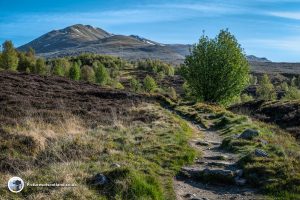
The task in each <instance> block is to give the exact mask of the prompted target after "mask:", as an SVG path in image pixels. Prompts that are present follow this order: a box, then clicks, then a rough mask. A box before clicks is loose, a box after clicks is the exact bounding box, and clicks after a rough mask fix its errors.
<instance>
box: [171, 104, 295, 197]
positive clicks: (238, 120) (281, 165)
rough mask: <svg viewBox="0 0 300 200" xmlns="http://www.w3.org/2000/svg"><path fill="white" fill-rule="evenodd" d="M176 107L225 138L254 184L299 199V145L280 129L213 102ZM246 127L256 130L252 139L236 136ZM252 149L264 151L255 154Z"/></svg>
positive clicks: (272, 193) (267, 191) (265, 190)
mask: <svg viewBox="0 0 300 200" xmlns="http://www.w3.org/2000/svg"><path fill="white" fill-rule="evenodd" d="M176 110H177V111H178V112H180V113H182V114H184V115H185V116H188V117H190V118H192V119H193V120H195V121H197V122H199V123H202V124H203V125H204V126H206V127H207V128H210V129H213V130H215V131H217V132H218V133H219V134H220V135H222V136H223V137H224V139H223V142H222V148H224V149H227V150H229V151H232V152H234V153H237V154H239V156H240V161H239V165H240V166H241V167H242V168H243V169H244V174H245V175H244V176H245V178H246V179H247V181H248V182H249V183H252V184H253V186H256V187H259V188H261V189H262V190H263V191H264V192H266V193H267V194H269V195H270V196H271V198H276V199H298V198H300V145H299V143H297V141H296V140H295V138H293V137H292V136H291V135H290V134H288V133H286V132H285V131H283V130H282V129H280V128H278V127H276V126H274V125H270V124H265V123H263V122H260V121H253V120H251V119H250V118H248V117H246V116H243V115H236V114H233V113H231V112H229V111H226V110H225V109H223V108H220V107H218V106H215V105H207V104H202V103H200V104H195V105H184V104H182V105H179V106H177V107H176ZM246 129H255V130H258V131H259V136H258V137H255V138H253V139H252V140H245V139H240V138H238V136H239V134H241V133H242V132H243V131H244V130H246ZM255 149H261V150H263V151H265V152H267V154H268V157H257V156H255V154H254V151H255Z"/></svg>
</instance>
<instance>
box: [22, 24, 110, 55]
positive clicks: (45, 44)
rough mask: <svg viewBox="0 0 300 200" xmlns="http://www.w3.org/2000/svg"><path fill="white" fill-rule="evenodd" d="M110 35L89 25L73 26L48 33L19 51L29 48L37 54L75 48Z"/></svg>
mask: <svg viewBox="0 0 300 200" xmlns="http://www.w3.org/2000/svg"><path fill="white" fill-rule="evenodd" d="M111 36H112V34H110V33H108V32H106V31H104V30H103V29H100V28H94V27H92V26H90V25H83V24H74V25H72V26H68V27H66V28H64V29H60V30H53V31H50V32H48V33H46V34H44V35H42V36H41V37H39V38H37V39H35V40H33V41H31V42H29V43H28V44H26V45H23V46H21V47H19V49H20V50H27V49H28V48H29V47H32V48H34V49H36V50H37V51H38V52H41V53H43V52H49V51H56V50H61V49H64V48H70V47H76V46H78V45H80V44H83V43H87V42H96V41H99V40H101V39H104V38H108V37H111Z"/></svg>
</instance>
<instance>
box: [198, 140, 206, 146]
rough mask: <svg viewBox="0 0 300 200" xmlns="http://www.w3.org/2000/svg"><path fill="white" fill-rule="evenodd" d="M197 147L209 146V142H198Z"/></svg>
mask: <svg viewBox="0 0 300 200" xmlns="http://www.w3.org/2000/svg"><path fill="white" fill-rule="evenodd" d="M196 145H199V146H209V143H208V142H204V141H198V142H196Z"/></svg>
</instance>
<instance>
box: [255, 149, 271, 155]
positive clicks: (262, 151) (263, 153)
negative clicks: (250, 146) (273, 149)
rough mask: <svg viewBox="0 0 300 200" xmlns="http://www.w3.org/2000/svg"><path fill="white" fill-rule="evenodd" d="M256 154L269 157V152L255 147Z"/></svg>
mask: <svg viewBox="0 0 300 200" xmlns="http://www.w3.org/2000/svg"><path fill="white" fill-rule="evenodd" d="M254 154H255V155H256V156H257V157H269V155H268V153H267V152H265V151H264V150H261V149H255V151H254Z"/></svg>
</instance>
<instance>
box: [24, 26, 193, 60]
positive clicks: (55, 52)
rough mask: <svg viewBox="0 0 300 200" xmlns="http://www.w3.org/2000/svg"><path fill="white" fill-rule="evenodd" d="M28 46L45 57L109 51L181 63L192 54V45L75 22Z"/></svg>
mask: <svg viewBox="0 0 300 200" xmlns="http://www.w3.org/2000/svg"><path fill="white" fill-rule="evenodd" d="M29 47H32V48H34V49H35V51H36V53H37V54H38V55H40V56H44V57H61V56H70V55H79V54H82V53H86V52H89V53H96V54H109V55H115V56H120V57H122V58H126V59H131V60H137V59H145V58H152V59H160V60H164V61H167V62H172V63H180V62H182V61H183V59H184V57H185V55H187V54H188V53H189V48H190V45H168V44H161V43H158V42H154V41H152V40H148V39H146V38H143V37H140V36H137V35H130V36H125V35H115V34H110V33H108V32H106V31H104V30H102V29H100V28H94V27H92V26H89V25H81V24H76V25H73V26H69V27H66V28H64V29H61V30H53V31H51V32H49V33H46V34H44V35H43V36H41V37H39V38H37V39H35V40H33V41H31V42H29V43H27V44H25V45H23V46H20V47H19V48H18V49H19V50H21V51H24V50H27V49H28V48H29Z"/></svg>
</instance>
